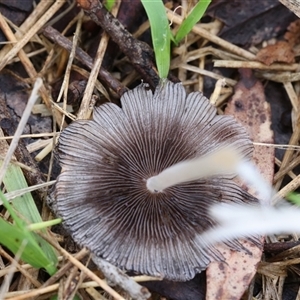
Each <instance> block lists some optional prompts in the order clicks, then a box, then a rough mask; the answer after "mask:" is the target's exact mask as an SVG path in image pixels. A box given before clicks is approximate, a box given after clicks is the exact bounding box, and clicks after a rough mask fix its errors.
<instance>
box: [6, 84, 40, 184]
mask: <svg viewBox="0 0 300 300" xmlns="http://www.w3.org/2000/svg"><path fill="white" fill-rule="evenodd" d="M42 84H43V81H42V79H41V78H37V80H36V82H35V83H34V86H33V90H32V93H31V95H30V97H29V100H28V103H27V105H26V108H25V110H24V112H23V115H22V118H21V120H20V123H19V125H18V128H17V130H16V133H15V135H14V137H13V139H12V141H11V144H10V146H9V149H8V151H7V154H6V157H5V160H4V161H3V164H2V166H1V168H0V183H1V182H2V180H3V178H4V175H5V172H6V169H7V167H8V164H9V162H10V160H11V158H12V156H13V154H14V152H15V150H16V148H17V146H18V142H19V139H20V135H21V133H22V132H23V130H24V127H25V125H26V123H27V120H28V118H29V116H30V114H31V110H32V107H33V105H34V103H35V102H36V100H37V99H38V97H39V95H38V90H39V89H40V87H41V86H42Z"/></svg>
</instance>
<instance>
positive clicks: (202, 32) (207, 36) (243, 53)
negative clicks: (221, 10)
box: [166, 8, 255, 60]
mask: <svg viewBox="0 0 300 300" xmlns="http://www.w3.org/2000/svg"><path fill="white" fill-rule="evenodd" d="M166 10H167V16H168V19H169V20H170V21H173V23H175V24H179V25H180V24H181V23H182V22H183V20H184V19H183V17H181V16H179V15H178V14H176V13H174V12H173V11H171V10H170V9H167V8H166ZM192 31H193V32H194V33H196V34H199V35H201V36H202V37H204V38H205V39H207V40H209V41H211V42H213V43H215V44H217V45H219V46H221V47H222V48H225V49H227V50H228V51H229V52H232V53H235V54H237V55H239V56H241V57H243V58H245V59H248V60H253V59H255V55H254V54H253V53H251V52H249V51H246V50H244V49H242V48H240V47H237V46H235V45H233V44H231V43H229V42H227V41H225V40H223V39H221V38H219V37H218V36H216V35H213V34H211V33H210V32H208V31H207V30H205V29H203V28H202V27H201V26H198V25H195V26H194V27H193V29H192Z"/></svg>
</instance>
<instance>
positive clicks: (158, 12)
mask: <svg viewBox="0 0 300 300" xmlns="http://www.w3.org/2000/svg"><path fill="white" fill-rule="evenodd" d="M141 1H142V3H143V6H144V8H145V10H146V13H147V16H148V19H149V22H150V27H151V36H152V43H153V49H154V53H155V60H156V66H157V69H158V74H159V77H160V78H167V76H168V74H169V69H170V55H171V54H170V49H171V48H170V47H171V45H170V44H171V41H170V38H171V31H170V27H169V21H168V18H167V14H166V11H165V7H164V5H163V2H162V0H141Z"/></svg>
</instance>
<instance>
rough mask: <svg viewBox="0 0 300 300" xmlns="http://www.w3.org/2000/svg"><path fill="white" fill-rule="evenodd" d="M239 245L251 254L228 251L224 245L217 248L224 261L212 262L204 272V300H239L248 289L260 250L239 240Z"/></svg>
mask: <svg viewBox="0 0 300 300" xmlns="http://www.w3.org/2000/svg"><path fill="white" fill-rule="evenodd" d="M261 242H262V243H263V240H261ZM240 243H241V244H242V245H243V246H244V247H245V248H246V249H248V250H249V251H250V252H251V254H248V253H246V252H245V251H240V252H237V251H233V250H230V249H228V247H226V246H225V245H220V246H219V247H218V250H219V251H220V252H221V253H222V254H223V256H224V258H225V261H224V262H212V263H211V264H210V265H209V267H208V269H207V270H206V278H207V279H206V282H207V287H206V300H227V299H232V300H239V299H241V297H242V295H243V294H244V292H245V290H246V289H247V288H248V286H249V284H250V282H251V280H252V278H253V276H254V275H255V273H256V269H257V264H258V263H259V262H260V258H261V254H262V248H259V247H257V246H255V245H254V244H253V243H251V242H248V241H241V240H240Z"/></svg>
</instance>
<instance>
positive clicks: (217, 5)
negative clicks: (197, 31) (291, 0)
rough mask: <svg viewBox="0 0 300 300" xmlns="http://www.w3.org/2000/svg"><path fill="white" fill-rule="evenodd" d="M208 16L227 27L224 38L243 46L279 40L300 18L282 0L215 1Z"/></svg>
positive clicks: (223, 31) (222, 32) (223, 34)
mask: <svg viewBox="0 0 300 300" xmlns="http://www.w3.org/2000/svg"><path fill="white" fill-rule="evenodd" d="M207 14H208V15H209V16H211V17H213V18H216V19H218V20H220V21H222V23H223V24H224V27H223V29H222V31H221V32H220V37H222V38H223V39H225V40H226V41H228V42H231V43H233V44H235V45H241V46H250V45H257V44H259V43H261V42H262V41H264V40H269V39H272V38H274V37H277V36H278V34H280V33H282V32H283V31H284V30H285V29H286V28H287V26H288V25H289V24H290V23H291V22H292V21H295V20H296V19H297V17H296V16H295V15H294V14H293V13H292V12H291V11H290V10H289V9H287V8H286V7H285V6H283V5H281V4H280V3H279V2H278V1H256V2H255V5H253V0H243V1H224V0H223V1H212V4H211V5H210V6H209V8H208V10H207Z"/></svg>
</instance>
